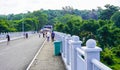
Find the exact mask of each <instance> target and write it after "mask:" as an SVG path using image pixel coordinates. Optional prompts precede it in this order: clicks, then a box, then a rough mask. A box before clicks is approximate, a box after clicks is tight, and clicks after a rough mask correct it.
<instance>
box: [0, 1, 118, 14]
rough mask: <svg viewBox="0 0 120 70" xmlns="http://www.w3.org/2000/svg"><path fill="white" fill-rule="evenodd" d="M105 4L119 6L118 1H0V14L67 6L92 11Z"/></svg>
mask: <svg viewBox="0 0 120 70" xmlns="http://www.w3.org/2000/svg"><path fill="white" fill-rule="evenodd" d="M105 4H113V5H117V6H120V0H0V14H10V13H15V14H16V13H21V12H26V11H33V10H39V9H41V8H43V9H61V8H62V7H63V6H68V5H69V6H72V7H73V8H77V9H93V8H97V6H100V7H101V6H102V7H103V6H104V5H105Z"/></svg>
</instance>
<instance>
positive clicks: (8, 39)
mask: <svg viewBox="0 0 120 70" xmlns="http://www.w3.org/2000/svg"><path fill="white" fill-rule="evenodd" d="M6 38H7V45H8V44H9V41H10V35H9V34H7V36H6Z"/></svg>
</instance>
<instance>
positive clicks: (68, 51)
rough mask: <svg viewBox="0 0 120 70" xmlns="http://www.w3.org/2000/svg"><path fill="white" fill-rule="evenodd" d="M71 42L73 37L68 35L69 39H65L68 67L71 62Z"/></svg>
mask: <svg viewBox="0 0 120 70" xmlns="http://www.w3.org/2000/svg"><path fill="white" fill-rule="evenodd" d="M69 40H71V36H70V35H67V37H66V38H65V41H66V59H67V65H69V62H70V58H69V55H70V50H69Z"/></svg>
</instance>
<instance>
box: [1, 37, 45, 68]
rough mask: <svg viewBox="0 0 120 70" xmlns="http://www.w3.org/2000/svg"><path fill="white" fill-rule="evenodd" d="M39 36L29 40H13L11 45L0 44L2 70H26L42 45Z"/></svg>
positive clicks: (41, 39)
mask: <svg viewBox="0 0 120 70" xmlns="http://www.w3.org/2000/svg"><path fill="white" fill-rule="evenodd" d="M44 40H45V39H44V38H42V37H41V38H39V36H38V35H34V36H31V37H30V38H29V39H23V38H22V39H19V40H13V41H11V42H10V44H9V45H7V44H6V43H1V44H0V70H25V69H26V67H27V66H28V65H29V63H30V62H31V60H32V59H33V57H34V55H35V54H36V52H37V51H38V49H39V48H40V46H41V45H42V43H43V41H44Z"/></svg>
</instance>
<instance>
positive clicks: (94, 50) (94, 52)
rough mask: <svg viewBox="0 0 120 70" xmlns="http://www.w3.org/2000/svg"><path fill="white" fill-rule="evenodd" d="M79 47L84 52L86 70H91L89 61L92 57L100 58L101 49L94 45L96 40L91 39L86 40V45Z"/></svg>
mask: <svg viewBox="0 0 120 70" xmlns="http://www.w3.org/2000/svg"><path fill="white" fill-rule="evenodd" d="M81 49H82V50H83V51H84V52H85V60H86V70H93V69H92V68H93V67H92V62H91V61H92V59H93V58H95V59H97V60H100V51H102V49H101V48H99V47H96V41H95V40H93V39H89V40H87V42H86V47H82V48H81Z"/></svg>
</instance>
